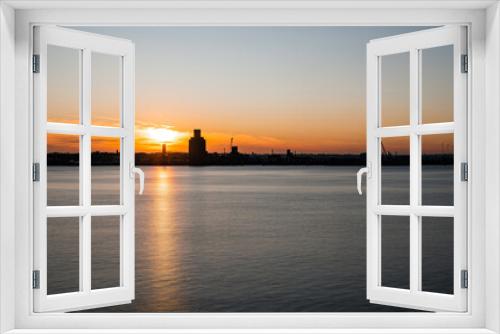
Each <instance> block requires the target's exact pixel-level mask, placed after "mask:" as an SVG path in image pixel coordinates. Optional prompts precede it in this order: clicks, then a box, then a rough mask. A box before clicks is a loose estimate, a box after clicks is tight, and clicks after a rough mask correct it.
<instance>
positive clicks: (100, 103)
mask: <svg viewBox="0 0 500 334" xmlns="http://www.w3.org/2000/svg"><path fill="white" fill-rule="evenodd" d="M121 89H122V85H121V57H118V56H112V55H105V54H101V53H95V52H94V53H92V124H93V125H106V126H120V122H121V120H120V109H121V101H120V100H121Z"/></svg>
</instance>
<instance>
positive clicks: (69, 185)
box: [47, 134, 80, 206]
mask: <svg viewBox="0 0 500 334" xmlns="http://www.w3.org/2000/svg"><path fill="white" fill-rule="evenodd" d="M79 151H80V136H75V135H59V134H48V135H47V205H48V206H56V205H79V204H80V186H79V182H80V178H79V173H80V171H79V165H80V154H79Z"/></svg>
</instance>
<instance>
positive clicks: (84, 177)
mask: <svg viewBox="0 0 500 334" xmlns="http://www.w3.org/2000/svg"><path fill="white" fill-rule="evenodd" d="M90 69H91V51H90V50H89V49H84V50H83V61H82V81H81V82H82V103H81V106H82V113H81V117H82V124H83V126H84V128H86V129H88V127H89V126H90V122H91V120H90V114H91V110H90V106H91V95H90V94H91V93H90V92H91V79H92V78H91V71H90ZM80 157H81V158H80V159H81V166H82V167H81V171H82V172H81V175H80V189H82V205H83V207H84V208H85V209H86V210H85V213H84V215H83V217H82V218H80V219H81V224H80V269H81V270H80V282H81V284H82V287H81V290H83V291H84V292H90V290H91V278H92V276H91V247H92V240H91V217H90V205H91V163H92V162H91V159H92V147H91V137H90V133H88V132H86V133H84V134H83V136H82V144H81V148H80Z"/></svg>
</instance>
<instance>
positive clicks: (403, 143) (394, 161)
mask: <svg viewBox="0 0 500 334" xmlns="http://www.w3.org/2000/svg"><path fill="white" fill-rule="evenodd" d="M380 146H381V147H380V152H381V154H382V168H381V188H382V190H381V196H382V198H381V201H380V203H381V204H388V205H390V204H392V205H395V204H397V205H409V204H410V159H409V152H410V138H409V137H391V138H382V140H381V145H380Z"/></svg>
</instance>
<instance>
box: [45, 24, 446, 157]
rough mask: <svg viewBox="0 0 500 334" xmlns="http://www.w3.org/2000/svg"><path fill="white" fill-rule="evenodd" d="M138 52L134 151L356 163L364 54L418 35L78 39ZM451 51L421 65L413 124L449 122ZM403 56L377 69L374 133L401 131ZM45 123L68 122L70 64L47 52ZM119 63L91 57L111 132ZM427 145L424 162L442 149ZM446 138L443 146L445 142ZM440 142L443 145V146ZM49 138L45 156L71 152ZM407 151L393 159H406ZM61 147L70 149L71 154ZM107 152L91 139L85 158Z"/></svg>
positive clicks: (97, 113) (368, 30)
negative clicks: (310, 156)
mask: <svg viewBox="0 0 500 334" xmlns="http://www.w3.org/2000/svg"><path fill="white" fill-rule="evenodd" d="M78 29H81V30H85V31H90V32H94V33H98V34H104V35H111V36H116V37H121V38H125V39H129V40H132V41H133V42H134V43H135V47H136V151H137V152H160V151H161V144H162V143H166V144H167V150H168V151H169V152H186V151H187V141H188V139H189V137H190V136H191V135H192V130H193V129H195V128H196V129H201V130H202V135H203V136H204V137H205V139H206V140H207V149H208V151H209V152H223V151H224V150H226V151H228V150H229V146H230V140H231V138H233V140H234V144H235V145H237V146H239V149H240V152H244V153H252V152H255V153H270V152H272V151H274V152H284V151H286V149H291V150H292V151H296V152H297V153H299V152H304V153H361V152H364V151H365V147H366V143H365V141H366V137H365V132H366V123H365V112H366V111H365V110H366V109H365V94H366V88H365V86H366V79H365V76H366V44H367V43H368V42H369V41H370V40H371V39H375V38H380V37H386V36H391V35H397V34H401V33H405V32H410V31H415V30H418V29H422V28H416V27H84V28H78ZM451 51H452V50H451V47H444V48H439V49H436V50H425V51H424V53H423V56H422V64H423V69H422V78H423V88H422V109H423V112H422V113H423V115H422V119H423V121H424V122H436V121H451V120H452V119H451V113H452V109H453V108H452V106H453V98H452V97H453V96H452V84H451V77H452V76H451V75H452V73H451V65H450V64H451V63H450V61H449V59H450V55H451V53H450V52H451ZM408 59H409V58H408V54H401V55H395V56H388V57H384V58H383V60H382V77H383V79H382V91H381V95H382V106H381V107H382V125H384V126H388V125H403V124H407V123H408V119H409V116H408V115H409V108H408V101H409V72H408ZM48 66H49V74H48V95H49V98H48V101H49V102H48V120H49V121H62V122H78V110H79V109H78V108H79V107H78V106H79V97H78V91H79V89H78V87H79V74H78V52H77V51H75V50H69V49H62V48H58V47H50V48H49V60H48ZM118 88H119V63H118V61H117V59H116V58H114V57H112V56H105V55H100V54H93V55H92V120H93V124H96V125H116V124H118V123H119V116H118V115H119V98H120V97H119V90H118ZM444 137H446V136H440V137H439V136H436V137H435V138H436V139H435V140H426V142H427V143H428V144H427V145H426V147H427V150H428V152H435V153H439V152H442V151H443V150H448V148H449V147H450V142H447V141H448V140H449V139H446V141H445V142H443V138H444ZM448 137H449V136H448ZM448 137H446V138H448ZM66 142H68V141H67V138H66V137H64V136H54V135H52V136H51V137H50V140H49V147H48V150H49V151H70V150H72V149H73V148H72V147H76V148H77V147H78V145H65V143H66ZM404 143H405V140H404V139H402V140H400V141H397V140H395V141H394V143H393V145H391V150H394V151H395V152H401V153H404V150H405V149H406V148H405V145H404ZM70 146H71V147H70ZM94 147H95V150H101V151H115V150H116V149H117V148H116V145H114V144H113V145H112V144H110V142H109V141H106V140H104V139H101V140H99V139H95V145H93V150H94Z"/></svg>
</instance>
